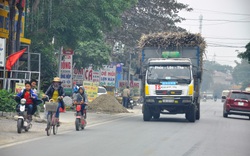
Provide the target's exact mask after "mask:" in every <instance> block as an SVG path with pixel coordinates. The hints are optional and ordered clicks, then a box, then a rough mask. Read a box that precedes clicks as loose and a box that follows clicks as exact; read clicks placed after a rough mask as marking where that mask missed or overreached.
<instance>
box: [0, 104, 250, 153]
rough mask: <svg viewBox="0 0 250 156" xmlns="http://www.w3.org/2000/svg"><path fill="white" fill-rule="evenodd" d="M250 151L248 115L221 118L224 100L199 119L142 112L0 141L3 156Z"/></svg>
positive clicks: (210, 106)
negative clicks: (153, 116) (154, 117)
mask: <svg viewBox="0 0 250 156" xmlns="http://www.w3.org/2000/svg"><path fill="white" fill-rule="evenodd" d="M31 154H32V155H35V156H79V155H82V156H83V155H88V156H249V155H250V120H249V119H248V117H244V116H229V118H223V117H222V103H221V102H220V101H217V102H214V101H212V100H210V101H209V100H208V101H207V102H203V103H202V104H201V119H200V120H199V121H196V122H195V123H189V122H187V121H186V120H185V118H184V115H162V116H161V118H160V120H153V121H150V122H144V121H143V120H142V114H141V113H140V114H133V115H132V114H129V116H128V117H124V118H119V119H114V120H110V121H107V122H102V123H98V124H95V125H91V126H89V127H86V129H85V130H84V131H75V130H74V129H72V130H69V131H65V132H62V133H60V132H59V134H58V135H56V136H54V135H52V136H49V137H47V136H44V137H39V138H34V139H31V140H25V141H23V142H17V143H15V144H11V145H7V146H0V155H1V156H27V155H31Z"/></svg>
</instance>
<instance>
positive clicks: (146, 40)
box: [138, 32, 206, 68]
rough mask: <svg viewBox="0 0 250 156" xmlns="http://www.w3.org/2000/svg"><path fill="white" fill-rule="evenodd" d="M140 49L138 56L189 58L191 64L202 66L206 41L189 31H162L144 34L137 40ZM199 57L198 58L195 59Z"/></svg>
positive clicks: (142, 57) (143, 61) (142, 60)
mask: <svg viewBox="0 0 250 156" xmlns="http://www.w3.org/2000/svg"><path fill="white" fill-rule="evenodd" d="M138 46H139V48H141V49H142V53H140V54H139V55H140V56H139V58H140V60H141V63H146V61H147V60H148V59H149V58H176V57H178V58H190V59H191V60H192V63H193V66H197V67H200V68H202V66H203V57H204V54H205V48H206V42H205V40H204V38H203V37H202V36H201V35H200V34H193V33H189V32H162V33H152V34H144V35H142V37H141V38H140V40H139V43H138ZM197 58H199V59H197Z"/></svg>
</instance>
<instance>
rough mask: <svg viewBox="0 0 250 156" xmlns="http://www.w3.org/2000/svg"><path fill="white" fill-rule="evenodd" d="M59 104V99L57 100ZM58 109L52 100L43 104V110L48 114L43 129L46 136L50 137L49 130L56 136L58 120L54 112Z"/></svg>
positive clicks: (56, 103)
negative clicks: (45, 125)
mask: <svg viewBox="0 0 250 156" xmlns="http://www.w3.org/2000/svg"><path fill="white" fill-rule="evenodd" d="M58 100H59V102H60V100H61V98H58ZM57 108H58V102H54V100H52V99H50V100H49V102H46V103H45V110H46V111H47V112H48V114H47V128H46V129H45V130H46V132H47V136H50V134H51V130H52V129H53V134H54V135H56V134H57V131H58V122H59V120H58V119H57V118H56V117H55V115H56V111H57Z"/></svg>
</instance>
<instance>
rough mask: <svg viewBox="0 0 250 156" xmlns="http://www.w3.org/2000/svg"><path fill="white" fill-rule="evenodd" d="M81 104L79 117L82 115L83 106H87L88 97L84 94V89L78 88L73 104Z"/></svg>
mask: <svg viewBox="0 0 250 156" xmlns="http://www.w3.org/2000/svg"><path fill="white" fill-rule="evenodd" d="M79 102H80V103H81V115H84V109H85V106H86V105H88V96H87V94H86V91H85V88H84V87H83V86H80V87H79V89H78V92H77V93H76V94H75V95H74V97H73V104H77V103H79ZM84 117H85V119H86V118H87V114H86V112H85V116H84Z"/></svg>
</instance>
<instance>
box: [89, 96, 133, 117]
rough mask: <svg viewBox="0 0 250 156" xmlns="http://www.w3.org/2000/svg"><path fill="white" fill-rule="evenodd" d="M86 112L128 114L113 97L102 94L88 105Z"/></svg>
mask: <svg viewBox="0 0 250 156" xmlns="http://www.w3.org/2000/svg"><path fill="white" fill-rule="evenodd" d="M88 110H90V111H94V112H103V113H128V110H127V109H126V108H124V107H123V106H122V105H121V104H120V103H119V102H118V101H117V100H116V98H115V97H114V96H111V95H107V94H103V95H100V96H99V97H97V98H96V99H95V100H94V101H92V102H91V103H89V105H88Z"/></svg>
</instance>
